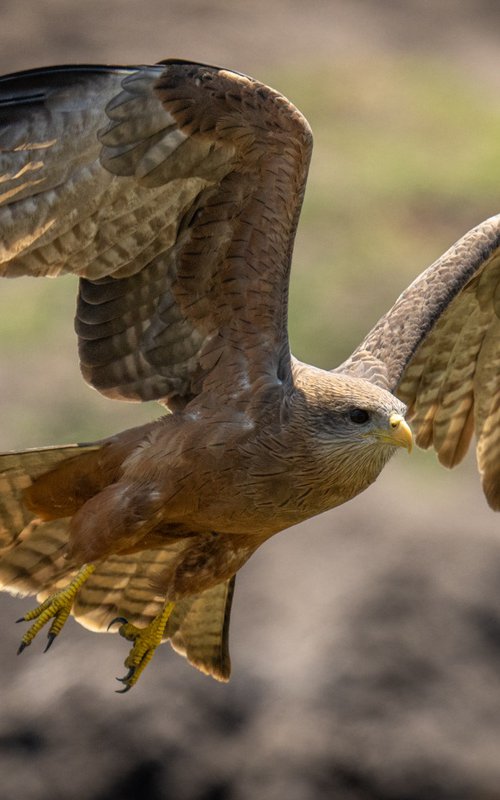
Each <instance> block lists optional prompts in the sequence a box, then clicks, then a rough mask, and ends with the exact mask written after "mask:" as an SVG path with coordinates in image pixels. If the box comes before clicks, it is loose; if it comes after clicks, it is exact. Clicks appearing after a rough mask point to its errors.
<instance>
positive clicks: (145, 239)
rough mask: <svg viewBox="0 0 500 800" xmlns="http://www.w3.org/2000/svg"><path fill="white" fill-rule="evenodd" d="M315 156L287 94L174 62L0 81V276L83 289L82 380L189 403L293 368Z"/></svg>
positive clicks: (117, 392)
mask: <svg viewBox="0 0 500 800" xmlns="http://www.w3.org/2000/svg"><path fill="white" fill-rule="evenodd" d="M310 151H311V134H310V130H309V126H308V125H307V122H306V121H305V120H304V118H303V117H302V116H301V115H300V113H299V112H298V111H297V110H296V109H295V108H294V107H293V106H292V105H291V104H290V103H289V102H288V101H287V100H286V99H285V98H283V97H282V96H281V95H279V94H277V93H276V92H274V91H273V90H272V89H269V88H268V87H266V86H263V85H262V84H260V83H258V82H257V81H254V80H252V79H251V78H247V77H245V76H243V75H240V74H237V73H233V72H229V71H226V70H222V69H218V68H214V67H207V66H203V65H199V64H189V63H186V62H178V61H170V62H168V61H167V62H164V63H162V64H159V65H156V66H145V67H100V66H83V67H55V68H49V69H41V70H35V71H31V72H24V73H19V74H15V75H11V76H6V77H4V78H1V79H0V230H1V238H0V275H3V276H6V277H15V276H18V275H32V276H57V275H60V274H63V273H68V272H69V273H73V274H76V275H78V276H79V277H80V288H79V298H78V308H77V315H76V331H77V334H78V339H79V352H80V360H81V368H82V372H83V375H84V377H85V378H86V380H87V381H88V382H89V383H90V384H92V385H93V386H94V387H95V388H96V389H98V390H99V391H100V392H102V393H103V394H105V395H108V396H110V397H115V398H119V399H128V400H151V399H159V400H161V401H163V402H166V403H170V405H171V406H176V405H181V406H182V405H184V404H185V403H186V402H187V401H188V400H189V399H190V398H192V397H193V396H196V395H197V394H199V393H200V392H201V391H207V390H214V391H216V392H218V393H220V394H226V395H228V394H232V395H234V394H235V392H236V393H237V390H238V387H239V388H240V389H241V390H243V389H244V387H248V386H251V385H253V383H254V382H255V381H256V380H258V379H259V378H262V377H263V376H264V377H266V376H267V377H268V378H270V379H271V380H272V379H273V378H274V379H275V378H276V375H279V376H280V377H283V376H284V375H286V374H287V370H288V369H289V359H290V354H289V347H288V339H287V333H286V314H287V294H288V273H289V265H290V257H291V250H292V245H293V239H294V234H295V228H296V225H297V221H298V215H299V213H300V207H301V203H302V196H303V192H304V186H305V180H306V175H307V168H308V163H309V158H310Z"/></svg>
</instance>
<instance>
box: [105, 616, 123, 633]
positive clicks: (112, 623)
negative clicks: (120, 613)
mask: <svg viewBox="0 0 500 800" xmlns="http://www.w3.org/2000/svg"><path fill="white" fill-rule="evenodd" d="M115 622H119V623H120V624H121V625H126V624H127V622H128V619H125V617H115V618H114V619H112V620H111V622H110V623H109V625H108V627H107V628H106V630H107V631H109V629H110V628H111V626H112V625H114V624H115Z"/></svg>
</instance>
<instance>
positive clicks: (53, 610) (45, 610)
mask: <svg viewBox="0 0 500 800" xmlns="http://www.w3.org/2000/svg"><path fill="white" fill-rule="evenodd" d="M94 570H95V566H94V564H85V565H84V566H83V567H82V568H81V570H80V571H79V572H78V573H77V574H76V575H75V577H74V578H73V580H72V581H71V583H69V584H68V585H67V586H65V587H64V588H63V589H60V590H59V591H58V592H54V594H51V595H50V597H47V599H46V600H44V602H43V603H40V605H39V606H37V607H36V608H33V609H32V610H31V611H28V612H27V614H25V615H24V616H23V617H21V619H18V620H17V621H18V622H30V621H31V620H32V619H34V620H35V622H34V623H33V625H32V626H31V628H29V629H28V630H27V631H26V633H25V634H24V636H23V638H22V639H21V644H20V645H19V648H18V651H17V652H18V654H19V653H22V652H23V650H25V649H26V647H28V646H29V645H30V644H31V642H32V641H33V639H34V638H35V636H36V635H37V633H39V631H41V629H42V628H43V626H44V625H46V624H47V622H48V621H49V620H50V619H52V618H54V621H53V622H52V624H51V626H50V628H49V632H48V634H47V638H48V643H47V646H46V648H45V650H44V652H45V653H46V652H47V650H48V649H49V647H50V646H51V644H52V643H53V641H54V639H55V638H56V636H58V635H59V633H60V632H61V630H62V628H63V626H64V623H65V622H66V620H67V619H68V617H69V615H70V613H71V608H72V606H73V602H74V599H75V595H76V593H77V591H78V590H79V589H80V587H81V586H82V585H83V584H84V583H85V581H86V580H87V578H88V577H89V576H90V575H91V574H92V573H93V572H94Z"/></svg>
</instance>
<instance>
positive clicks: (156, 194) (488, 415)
mask: <svg viewBox="0 0 500 800" xmlns="http://www.w3.org/2000/svg"><path fill="white" fill-rule="evenodd" d="M311 148H312V138H311V131H310V128H309V125H308V123H307V121H306V120H305V119H304V117H303V116H302V115H301V114H300V112H299V111H298V110H297V109H296V108H295V107H294V106H293V105H292V104H291V103H290V102H289V101H288V100H287V99H286V98H284V97H283V96H282V95H280V94H279V93H277V92H275V91H274V90H272V89H270V88H269V87H267V86H264V85H263V84H260V83H258V82H257V81H255V80H253V79H252V78H249V77H247V76H245V75H241V74H239V73H235V72H231V71H229V70H224V69H219V68H216V67H209V66H205V65H201V64H192V63H188V62H182V61H175V60H170V61H165V62H162V63H161V64H157V65H155V66H141V67H104V66H67V67H65V66H63V67H54V68H47V69H40V70H34V71H29V72H23V73H19V74H15V75H9V76H6V77H4V78H0V275H3V276H5V277H15V276H18V275H32V276H57V275H60V274H63V273H68V272H71V273H74V274H76V275H78V276H79V278H80V282H79V293H78V305H77V312H76V332H77V335H78V344H79V353H80V362H81V369H82V373H83V375H84V377H85V379H86V380H87V381H88V382H89V383H90V384H91V385H92V386H94V387H95V388H96V389H98V390H99V391H100V392H101V393H103V394H105V395H107V396H108V397H112V398H117V399H125V400H151V399H156V400H159V401H160V402H161V403H163V404H165V405H166V406H168V407H169V409H170V411H171V412H172V413H170V414H168V415H167V416H165V417H163V418H161V419H159V420H158V421H156V422H153V423H150V424H147V425H144V426H141V427H139V428H134V429H132V430H129V431H125V432H123V433H121V434H117V435H115V436H112V437H110V438H109V439H106V440H104V441H102V442H97V443H94V444H91V445H82V446H67V447H59V448H46V449H42V450H36V451H26V452H24V453H11V454H6V455H4V456H0V583H1V585H2V586H3V587H4V588H5V589H7V590H9V591H11V592H17V593H21V594H37V596H39V599H40V600H41V601H42V602H41V604H40V605H39V606H38V607H37V608H35V609H34V610H33V611H32V612H29V613H28V614H26V615H25V617H24V619H25V620H27V621H31V622H32V625H31V627H30V629H29V630H28V631H27V632H26V633H25V634H24V636H23V638H22V643H21V647H20V649H21V650H22V649H24V648H25V647H26V646H28V645H29V644H30V643H31V641H32V639H33V638H34V636H35V635H36V634H37V633H38V631H39V630H40V629H41V628H42V627H43V626H44V625H45V624H46V623H47V622H50V628H49V633H48V637H49V639H48V644H49V645H50V644H51V643H52V641H53V640H54V638H55V637H56V636H57V635H58V634H59V632H60V630H61V628H62V626H63V624H64V622H65V621H66V619H67V617H68V615H69V614H70V613H71V614H73V615H74V616H75V617H76V619H78V620H79V621H80V622H82V624H84V625H86V626H87V627H91V628H93V629H96V630H104V629H106V628H107V627H108V626H109V625H110V623H113V622H116V623H117V624H119V626H120V627H119V630H120V633H121V634H122V635H123V636H124V637H125V638H127V639H129V640H131V641H132V642H133V646H132V649H131V652H130V654H129V656H128V658H127V660H126V662H125V663H126V666H127V667H128V672H127V674H126V675H125V677H124V679H123V682H124V690H127V689H128V688H130V687H131V686H132V685H133V684H134V683H135V682H136V681H137V679H138V677H139V675H140V674H141V673H142V670H143V669H144V667H145V666H146V664H147V663H148V662H149V660H150V658H151V656H152V655H153V653H154V650H155V648H156V647H157V646H158V644H159V643H160V642H161V641H163V640H165V639H167V638H168V639H170V641H171V643H172V645H173V647H174V648H176V649H177V650H178V651H179V652H181V653H183V654H184V655H185V656H186V657H187V658H188V659H189V661H190V662H191V663H192V664H194V665H195V666H196V667H198V668H199V669H201V670H202V671H205V672H207V673H209V674H211V675H213V676H214V677H216V678H218V679H220V680H227V679H228V677H229V672H230V661H229V652H228V644H227V635H228V625H229V614H230V606H231V599H232V594H233V589H234V576H235V574H236V572H237V571H238V570H239V568H240V567H241V566H242V565H243V564H244V563H245V562H246V560H247V559H248V558H249V557H250V555H251V554H252V553H253V552H254V551H255V550H256V548H257V547H258V546H259V545H260V544H261V543H262V542H264V541H265V540H266V539H268V538H269V537H270V536H272V535H273V534H275V533H277V532H278V531H280V530H283V529H284V528H287V527H289V526H290V525H293V524H294V523H296V522H299V521H301V520H304V519H307V518H308V517H311V516H313V515H315V514H318V513H320V512H322V511H325V510H326V509H329V508H332V507H334V506H337V505H340V504H341V503H344V502H346V501H347V500H349V499H351V498H352V497H354V496H355V495H356V494H358V493H359V492H361V491H363V489H365V488H366V487H367V486H369V485H370V484H371V483H372V482H373V481H374V480H375V479H376V478H377V476H378V474H379V473H380V471H381V469H382V468H383V466H384V465H385V463H386V462H387V461H388V459H389V458H390V457H391V455H392V454H393V453H394V452H395V451H396V449H397V448H398V447H400V446H403V447H407V448H408V449H411V445H412V434H411V432H410V428H409V427H408V424H407V422H406V421H405V414H406V417H407V418H408V419H409V420H411V421H412V424H413V428H414V431H415V438H416V441H417V443H418V444H420V445H421V446H423V447H428V446H430V445H433V446H434V447H435V449H436V450H437V453H438V456H439V458H440V460H441V461H442V462H443V463H444V464H445V465H447V466H454V465H455V464H456V463H458V461H460V459H461V458H462V457H463V456H464V454H465V452H466V450H467V448H468V445H469V442H470V439H471V436H472V434H473V433H474V432H475V434H476V437H477V454H478V465H479V470H480V473H481V477H482V482H483V487H484V491H485V495H486V498H487V500H488V503H489V504H490V506H491V507H492V508H493V509H495V510H498V509H500V400H499V398H500V344H499V343H500V256H499V243H500V217H493V218H491V219H490V220H487V221H486V222H484V223H482V224H481V225H479V226H478V227H477V228H475V229H474V230H473V231H471V232H469V233H468V234H466V236H464V237H463V239H461V240H460V241H459V242H458V243H457V244H456V245H455V246H454V247H452V248H451V249H450V250H449V251H448V252H447V253H445V255H444V256H442V257H441V258H440V259H439V260H438V261H437V262H436V263H435V264H433V265H432V266H431V267H429V268H428V269H427V270H426V271H425V272H424V273H423V274H422V275H421V276H420V277H419V278H418V279H417V280H416V281H415V282H414V283H413V284H412V285H411V286H410V287H409V288H408V289H407V290H406V291H405V292H403V294H402V295H401V297H400V298H399V299H398V300H397V302H396V303H395V305H394V306H393V308H392V309H391V310H390V311H389V312H388V313H387V314H386V315H385V316H384V317H383V318H382V319H381V320H380V322H379V323H377V325H376V326H375V327H374V329H373V330H372V331H371V332H370V333H369V334H368V336H367V337H366V339H365V340H364V342H363V343H362V344H361V345H360V346H359V348H357V350H356V351H355V352H354V353H353V355H352V356H351V357H350V358H349V359H348V360H347V361H346V362H344V364H342V365H341V366H340V367H337V368H336V369H335V370H332V371H331V372H327V371H324V370H320V369H317V368H315V367H311V366H308V365H306V364H302V363H300V362H298V361H297V360H296V359H294V358H293V357H292V355H291V354H290V349H289V344H288V335H287V298H288V280H289V269H290V262H291V255H292V249H293V241H294V236H295V230H296V227H297V223H298V218H299V214H300V208H301V205H302V198H303V194H304V189H305V183H306V178H307V170H308V165H309V160H310V155H311ZM405 404H406V406H405ZM406 407H407V408H406Z"/></svg>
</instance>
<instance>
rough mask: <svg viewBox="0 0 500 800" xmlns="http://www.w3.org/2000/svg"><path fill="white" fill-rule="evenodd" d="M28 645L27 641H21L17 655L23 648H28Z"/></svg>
mask: <svg viewBox="0 0 500 800" xmlns="http://www.w3.org/2000/svg"><path fill="white" fill-rule="evenodd" d="M27 647H28V645H27V644H26V643H25V642H21V644H20V645H19V647H18V648H17V655H18V656H20V655H21V653H22V652H23V650H26V648H27Z"/></svg>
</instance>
